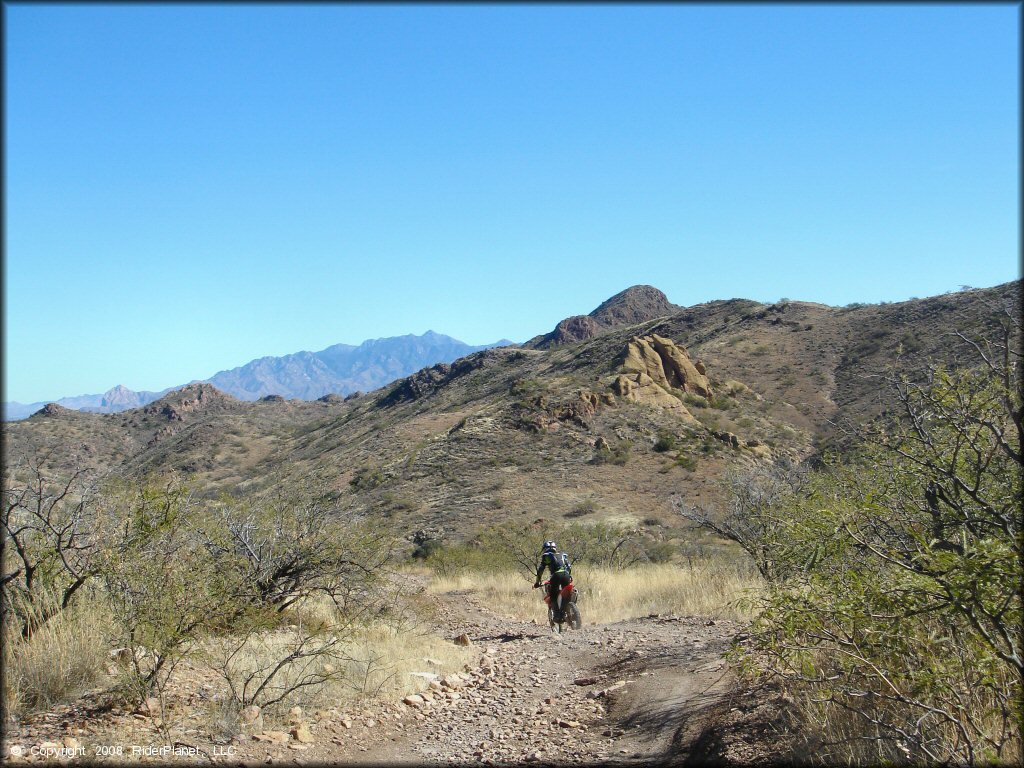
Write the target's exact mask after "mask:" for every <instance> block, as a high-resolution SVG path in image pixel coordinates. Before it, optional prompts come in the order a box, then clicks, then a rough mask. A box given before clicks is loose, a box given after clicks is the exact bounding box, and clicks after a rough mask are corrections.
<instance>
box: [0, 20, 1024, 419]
mask: <svg viewBox="0 0 1024 768" xmlns="http://www.w3.org/2000/svg"><path fill="white" fill-rule="evenodd" d="M4 12H5V14H6V35H7V38H6V40H5V55H6V83H5V86H6V88H5V98H6V111H5V117H6V145H5V148H4V149H5V158H4V159H5V174H6V196H5V204H6V242H5V253H4V257H5V277H6V280H5V284H4V287H5V297H4V298H5V302H4V306H5V321H6V322H5V336H6V338H5V344H4V355H5V366H4V372H5V382H6V392H5V397H6V399H8V400H18V401H22V402H30V401H36V400H47V399H56V398H58V397H62V396H67V395H76V394H83V393H94V392H102V391H105V390H106V389H108V388H109V387H111V386H113V385H115V384H118V383H122V384H124V385H126V386H128V387H130V388H132V389H151V390H155V389H163V388H164V387H168V386H172V385H176V384H182V383H185V382H187V381H190V380H193V379H197V378H206V377H208V376H211V375H212V374H214V373H215V372H217V371H218V370H221V369H224V368H230V367H234V366H237V365H241V364H244V363H246V362H248V361H249V360H251V359H253V358H256V357H260V356H263V355H280V354H286V353H289V352H295V351H298V350H302V349H306V350H317V349H322V348H323V347H326V346H329V345H330V344H334V343H338V342H346V343H352V344H356V343H359V342H361V341H363V340H364V339H367V338H376V337H384V336H395V335H400V334H405V333H422V332H424V331H426V330H428V329H433V330H435V331H438V332H442V333H447V334H449V335H452V336H455V337H457V338H459V339H462V340H463V341H466V342H469V343H475V344H478V343H485V342H490V341H495V340H497V339H499V338H501V337H507V338H510V339H513V340H515V341H523V340H525V339H527V338H529V337H531V336H533V335H535V334H537V333H541V332H545V331H547V330H550V329H551V328H552V327H553V326H554V325H555V323H556V322H557V321H558V320H560V319H561V318H563V317H565V316H567V315H571V314H581V313H586V312H589V311H590V310H592V309H593V308H594V307H595V306H597V305H598V304H599V303H600V302H601V301H603V300H604V299H606V298H607V297H609V296H611V295H612V294H614V293H616V292H618V291H620V290H622V289H623V288H626V287H628V286H630V285H634V284H638V283H648V284H652V285H655V286H657V287H659V288H661V289H662V290H663V291H665V293H666V294H667V295H668V297H669V299H670V300H672V301H673V302H675V303H677V304H684V305H691V304H697V303H700V302H704V301H710V300H714V299H724V298H733V297H745V298H752V299H757V300H760V301H774V300H777V299H778V298H780V297H783V296H785V297H788V298H792V299H802V300H808V301H819V302H824V303H828V304H839V305H841V304H846V303H849V302H853V301H861V302H877V301H899V300H903V299H907V298H910V297H912V296H921V297H923V296H928V295H934V294H938V293H943V292H945V291H948V290H955V289H957V288H959V287H960V286H961V285H964V284H967V285H973V286H977V287H982V286H990V285H995V284H998V283H1002V282H1005V281H1008V280H1011V279H1014V278H1016V277H1017V276H1018V268H1019V264H1018V247H1019V242H1018V237H1019V234H1018V218H1017V210H1018V201H1019V184H1018V179H1019V173H1020V157H1019V149H1018V138H1019V133H1020V124H1019V121H1020V114H1019V105H1018V95H1017V94H1018V90H1019V87H1020V83H1019V78H1018V74H1017V73H1018V57H1019V53H1018V50H1019V49H1018V45H1019V39H1018V38H1019V14H1020V9H1019V8H1018V7H1017V6H1015V5H1009V4H1007V5H989V6H984V5H973V4H965V5H936V6H924V5H913V6H903V7H900V6H897V7H888V6H885V5H863V6H858V5H839V6H809V5H795V6H786V5H711V6H697V5H648V6H639V7H626V6H607V5H596V6H585V5H572V6H551V7H545V6H538V5H519V6H492V5H479V6H463V5H446V6H436V7H414V6H403V5H376V6H374V5H370V6H353V5H306V6H295V7H289V6H273V5H253V6H247V5H224V6H207V5H166V6H148V5H133V6H127V7H115V6H103V5H84V6H75V5H46V4H43V5H17V4H13V5H6V6H5V9H4Z"/></svg>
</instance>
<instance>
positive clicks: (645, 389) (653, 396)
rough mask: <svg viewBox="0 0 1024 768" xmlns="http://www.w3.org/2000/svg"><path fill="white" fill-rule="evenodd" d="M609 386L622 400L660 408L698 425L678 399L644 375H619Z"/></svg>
mask: <svg viewBox="0 0 1024 768" xmlns="http://www.w3.org/2000/svg"><path fill="white" fill-rule="evenodd" d="M610 386H611V389H612V392H614V393H615V394H616V395H618V396H619V397H621V398H623V399H624V400H629V401H630V402H632V403H640V404H642V405H651V406H654V407H655V408H661V409H663V410H666V411H670V412H672V413H674V414H675V415H676V416H678V417H679V418H681V419H682V420H683V421H685V422H687V423H688V424H693V425H697V424H699V422H698V421H697V419H695V418H694V417H693V414H691V413H690V412H689V411H688V410H686V407H685V406H684V405H683V402H682V401H681V400H680V399H679V398H678V397H676V396H675V395H673V394H672V393H671V392H669V391H668V390H666V389H665V388H664V387H663V386H661V385H660V384H658V383H657V382H655V381H654V379H652V378H651V377H650V376H648V375H647V374H646V373H642V372H640V373H630V374H619V375H618V376H616V377H615V378H614V379H613V380H612V382H611V385H610Z"/></svg>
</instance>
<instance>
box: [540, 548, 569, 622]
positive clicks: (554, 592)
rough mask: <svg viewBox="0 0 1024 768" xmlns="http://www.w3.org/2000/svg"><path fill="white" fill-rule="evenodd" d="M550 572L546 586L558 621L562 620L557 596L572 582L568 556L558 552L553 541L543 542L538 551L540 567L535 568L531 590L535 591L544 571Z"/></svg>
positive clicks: (559, 601)
mask: <svg viewBox="0 0 1024 768" xmlns="http://www.w3.org/2000/svg"><path fill="white" fill-rule="evenodd" d="M545 568H549V569H550V570H551V579H550V581H549V584H548V596H549V597H550V598H551V601H550V603H549V604H550V605H551V607H552V609H553V610H554V611H555V615H556V617H557V618H558V619H561V618H562V605H561V602H562V598H561V596H560V595H559V592H561V591H562V590H563V589H564V588H565V587H566V585H568V584H569V583H570V582H572V574H571V570H572V567H571V566H570V565H569V556H568V555H567V554H566V553H565V552H562V553H559V552H558V545H557V544H555V542H553V541H545V542H544V546H543V547H542V548H541V551H540V565H539V566H538V567H537V579H536V581H535V582H534V584H533V588H534V589H537V587H539V586H540V585H541V584H540V577H541V575H542V574H543V573H544V569H545Z"/></svg>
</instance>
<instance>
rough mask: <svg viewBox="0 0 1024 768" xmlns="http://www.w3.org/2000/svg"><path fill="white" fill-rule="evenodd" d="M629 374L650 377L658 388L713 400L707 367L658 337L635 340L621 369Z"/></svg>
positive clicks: (677, 346)
mask: <svg viewBox="0 0 1024 768" xmlns="http://www.w3.org/2000/svg"><path fill="white" fill-rule="evenodd" d="M620 367H621V368H622V370H623V371H625V372H627V373H641V374H646V375H647V376H649V377H650V378H651V379H652V380H653V381H654V383H655V384H657V385H659V386H660V387H662V388H664V389H666V390H669V389H679V390H682V391H683V392H691V393H693V394H696V395H701V396H702V397H706V398H709V399H710V398H711V396H712V392H711V382H710V381H708V377H707V371H706V370H705V368H704V364H703V363H702V362H701V361H700V360H698V361H697V362H693V361H691V360H690V357H689V355H687V354H686V348H685V347H681V346H679V345H677V344H676V343H675V342H674V341H672V340H671V339H666V338H665V337H663V336H659V335H657V334H656V333H652V334H650V335H648V336H635V337H634V338H633V339H632V340H631V341H630V342H629V346H628V347H627V349H626V355H625V357H624V358H623V360H622V363H621V366H620Z"/></svg>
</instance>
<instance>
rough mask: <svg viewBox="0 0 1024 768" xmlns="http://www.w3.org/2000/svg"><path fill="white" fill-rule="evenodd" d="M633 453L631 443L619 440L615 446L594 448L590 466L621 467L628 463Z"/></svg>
mask: <svg viewBox="0 0 1024 768" xmlns="http://www.w3.org/2000/svg"><path fill="white" fill-rule="evenodd" d="M632 451H633V443H632V442H631V441H629V440H620V441H619V442H617V443H616V444H615V445H607V444H605V445H602V446H601V447H600V448H598V447H595V448H594V457H593V458H592V459H591V463H592V464H615V465H617V466H620V467H621V466H623V465H625V464H627V463H628V462H629V458H630V455H631V454H632Z"/></svg>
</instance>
